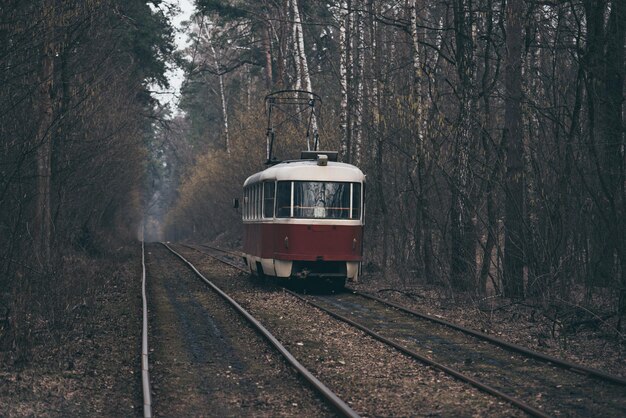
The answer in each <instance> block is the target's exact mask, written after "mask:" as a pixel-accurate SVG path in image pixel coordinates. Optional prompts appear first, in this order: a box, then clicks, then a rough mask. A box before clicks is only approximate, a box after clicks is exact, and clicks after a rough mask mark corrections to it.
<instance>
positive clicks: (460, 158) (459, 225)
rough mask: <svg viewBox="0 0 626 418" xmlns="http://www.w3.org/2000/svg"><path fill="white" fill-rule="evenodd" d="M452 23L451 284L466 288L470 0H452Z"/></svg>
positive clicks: (470, 253) (471, 266)
mask: <svg viewBox="0 0 626 418" xmlns="http://www.w3.org/2000/svg"><path fill="white" fill-rule="evenodd" d="M453 6H454V26H455V37H456V66H457V73H458V77H459V91H460V93H459V96H460V97H459V117H458V126H457V131H456V146H455V151H454V160H455V161H454V179H453V182H454V181H456V183H454V184H452V202H451V211H450V218H451V219H450V220H451V229H452V231H451V234H450V237H451V254H450V256H451V261H450V268H451V283H452V285H453V287H454V288H456V289H459V290H468V289H470V288H471V287H472V286H473V285H474V278H475V269H476V268H475V267H476V251H475V245H476V244H475V243H476V241H475V237H474V225H473V224H472V221H471V216H470V208H469V207H468V205H467V201H468V200H469V196H470V187H471V183H472V179H471V178H470V176H471V171H470V166H469V164H470V150H471V143H472V139H473V136H474V134H475V129H474V124H475V115H474V111H475V108H476V94H475V92H474V83H475V78H476V64H475V57H474V46H475V44H474V33H473V30H474V11H473V10H472V9H471V7H472V2H471V1H465V0H455V2H454V3H453Z"/></svg>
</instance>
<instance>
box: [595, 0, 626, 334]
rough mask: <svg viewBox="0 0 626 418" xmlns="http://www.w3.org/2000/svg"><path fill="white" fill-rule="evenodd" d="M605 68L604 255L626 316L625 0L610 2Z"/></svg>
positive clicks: (603, 112) (602, 125) (602, 110)
mask: <svg viewBox="0 0 626 418" xmlns="http://www.w3.org/2000/svg"><path fill="white" fill-rule="evenodd" d="M607 26H608V27H607V31H606V33H607V41H606V49H605V60H604V62H605V63H606V66H605V68H604V74H603V76H604V100H602V102H601V112H600V114H601V115H602V119H601V122H602V123H601V124H600V126H601V132H602V138H603V141H604V147H603V152H604V161H605V165H606V178H607V181H606V184H607V186H606V187H607V192H606V194H607V200H608V201H609V205H608V207H609V209H610V212H609V213H610V214H609V216H610V219H611V223H612V224H614V225H607V227H608V241H609V245H608V247H609V249H608V251H607V252H608V253H609V257H607V258H606V263H607V264H608V266H607V267H608V270H609V275H610V276H611V277H615V276H617V277H615V278H616V280H617V283H615V285H616V286H617V287H619V288H620V289H621V290H620V299H619V313H620V325H621V319H622V318H624V317H626V219H625V218H626V213H625V211H624V209H625V206H626V176H625V174H626V173H625V172H626V155H624V152H625V145H626V141H625V140H624V135H625V133H626V132H625V130H624V121H623V115H624V73H625V68H624V55H625V50H624V42H625V41H626V2H625V1H621V0H614V1H612V2H611V14H610V16H609V21H608V24H607Z"/></svg>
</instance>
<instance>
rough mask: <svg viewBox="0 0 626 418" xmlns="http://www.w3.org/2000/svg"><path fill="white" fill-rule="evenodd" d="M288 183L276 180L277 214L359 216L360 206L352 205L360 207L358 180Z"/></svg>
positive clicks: (343, 217) (279, 216)
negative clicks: (356, 181) (349, 181)
mask: <svg viewBox="0 0 626 418" xmlns="http://www.w3.org/2000/svg"><path fill="white" fill-rule="evenodd" d="M291 185H292V182H290V181H285V182H278V196H277V205H276V212H277V213H276V217H278V218H288V217H294V218H314V219H355V218H358V217H359V216H360V210H359V209H357V210H354V209H355V208H354V206H355V205H356V206H358V207H360V204H361V187H360V184H358V183H337V182H321V181H294V182H293V188H292V187H291ZM292 191H293V195H292ZM351 197H352V200H351V199H350V198H351ZM291 203H293V207H292V206H291ZM351 209H352V210H351Z"/></svg>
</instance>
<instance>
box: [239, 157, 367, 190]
mask: <svg viewBox="0 0 626 418" xmlns="http://www.w3.org/2000/svg"><path fill="white" fill-rule="evenodd" d="M364 179H365V175H364V174H363V172H362V171H361V170H360V169H359V168H357V167H355V166H353V165H351V164H345V163H336V162H328V165H326V166H320V165H317V161H309V160H306V161H303V160H297V161H287V162H283V163H280V164H276V165H275V166H272V167H269V168H268V169H266V170H263V171H261V172H258V173H256V174H253V175H251V176H250V177H248V179H247V180H246V181H245V183H244V184H243V185H244V186H247V185H248V184H251V183H256V182H258V181H264V180H278V181H281V180H283V181H290V180H303V181H341V182H362V181H363V180H364Z"/></svg>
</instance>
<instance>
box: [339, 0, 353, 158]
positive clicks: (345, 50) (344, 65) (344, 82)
mask: <svg viewBox="0 0 626 418" xmlns="http://www.w3.org/2000/svg"><path fill="white" fill-rule="evenodd" d="M351 3H352V2H351V0H347V1H346V0H342V1H341V3H340V8H339V19H340V22H339V25H340V26H339V43H340V45H339V48H340V59H339V77H340V84H341V104H340V106H341V113H340V116H339V118H340V120H339V124H340V125H341V142H340V149H339V154H340V155H341V160H342V161H343V162H346V163H349V162H351V160H352V158H351V157H352V156H351V153H350V149H351V148H352V143H351V142H352V140H351V137H352V130H351V126H352V122H351V117H350V115H351V112H350V105H351V100H350V97H351V94H350V91H351V86H350V85H351V82H350V81H351V79H352V44H351V39H352V36H351V33H350V31H351V30H352V29H351V26H352V24H351V23H352V14H351V11H350V7H351Z"/></svg>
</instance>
